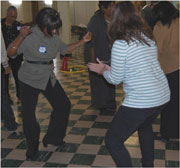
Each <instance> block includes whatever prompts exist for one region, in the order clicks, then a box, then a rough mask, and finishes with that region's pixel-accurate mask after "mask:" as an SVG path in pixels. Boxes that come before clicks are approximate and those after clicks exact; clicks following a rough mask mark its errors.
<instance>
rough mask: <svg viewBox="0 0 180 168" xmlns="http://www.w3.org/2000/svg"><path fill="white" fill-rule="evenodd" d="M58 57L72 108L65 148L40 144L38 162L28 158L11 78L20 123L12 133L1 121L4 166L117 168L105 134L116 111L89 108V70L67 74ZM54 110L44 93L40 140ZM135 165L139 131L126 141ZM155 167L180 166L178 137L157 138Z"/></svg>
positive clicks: (77, 60) (79, 55)
mask: <svg viewBox="0 0 180 168" xmlns="http://www.w3.org/2000/svg"><path fill="white" fill-rule="evenodd" d="M61 62H62V60H60V59H59V58H58V59H57V60H55V72H56V76H57V78H58V80H59V81H60V83H61V84H62V86H63V88H64V90H65V91H66V93H67V95H68V96H69V98H70V100H71V103H72V108H71V113H70V117H69V123H68V128H67V133H66V137H65V141H66V144H65V145H64V146H62V147H55V146H50V145H49V146H48V147H47V148H44V147H43V145H42V143H40V146H39V154H38V157H37V159H36V161H26V158H25V151H26V142H25V137H24V134H23V131H22V119H21V114H20V112H21V105H20V104H18V103H17V99H16V96H15V87H14V81H13V79H12V78H11V80H10V94H11V97H12V99H13V101H14V105H13V106H12V107H13V109H14V113H15V116H16V121H17V122H18V124H19V127H18V130H17V131H16V132H9V131H7V130H6V129H5V128H4V127H3V122H1V166H2V167H114V166H115V163H114V161H113V160H112V158H111V156H110V155H109V152H108V151H107V149H106V147H105V144H104V136H105V133H106V131H107V128H108V127H109V125H110V123H111V120H112V118H113V114H100V112H99V111H98V110H94V109H92V108H91V107H90V87H89V79H88V73H87V72H83V73H76V74H65V73H62V72H60V71H59V69H60V67H61ZM68 64H69V65H77V64H80V65H83V64H84V60H83V48H78V49H77V50H76V51H75V52H74V53H73V56H72V57H71V58H68ZM116 92H117V97H116V100H117V103H118V105H120V104H121V102H122V100H123V96H124V93H123V91H122V86H118V87H117V91H116ZM51 111H52V109H51V106H50V105H49V103H48V102H47V100H46V99H45V97H44V96H43V95H40V96H39V101H38V106H37V108H36V115H37V118H38V121H39V123H40V126H41V135H40V141H42V137H43V135H44V134H45V132H46V130H47V126H48V123H49V117H50V113H51ZM159 121H160V120H159V117H158V118H157V119H156V120H155V122H154V124H153V129H154V132H158V131H159ZM125 144H126V147H127V148H128V150H129V152H130V155H131V158H132V163H133V166H134V167H140V166H141V165H140V158H141V153H140V148H139V142H138V137H137V133H135V134H133V135H132V136H131V137H130V138H129V139H128V140H127V141H126V142H125ZM155 167H179V140H171V141H170V142H169V143H167V144H165V143H163V142H161V141H159V140H155Z"/></svg>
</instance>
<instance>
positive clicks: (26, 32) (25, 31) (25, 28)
mask: <svg viewBox="0 0 180 168" xmlns="http://www.w3.org/2000/svg"><path fill="white" fill-rule="evenodd" d="M30 33H31V29H30V26H23V27H21V30H20V36H21V37H22V38H25V37H26V36H27V35H29V34H30Z"/></svg>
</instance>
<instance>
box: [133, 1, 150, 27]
mask: <svg viewBox="0 0 180 168" xmlns="http://www.w3.org/2000/svg"><path fill="white" fill-rule="evenodd" d="M135 6H136V8H137V11H138V12H139V13H140V15H141V16H142V18H143V19H144V21H145V22H146V23H147V24H148V25H149V26H150V27H151V28H152V18H151V12H152V9H151V7H150V6H148V5H147V3H146V1H135Z"/></svg>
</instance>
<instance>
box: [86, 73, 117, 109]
mask: <svg viewBox="0 0 180 168" xmlns="http://www.w3.org/2000/svg"><path fill="white" fill-rule="evenodd" d="M89 80H90V87H91V105H92V107H94V108H97V109H103V108H105V109H115V108H116V100H115V96H116V93H115V86H114V85H111V84H109V83H108V82H107V81H106V80H105V79H104V77H103V76H101V75H98V74H96V73H94V72H91V71H89Z"/></svg>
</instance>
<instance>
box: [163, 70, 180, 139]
mask: <svg viewBox="0 0 180 168" xmlns="http://www.w3.org/2000/svg"><path fill="white" fill-rule="evenodd" d="M166 77H167V79H168V83H169V88H170V91H171V100H170V101H169V102H168V104H167V106H166V107H165V108H164V109H163V111H162V113H161V124H160V134H161V136H162V137H164V138H179V70H177V71H175V72H172V73H170V74H167V75H166Z"/></svg>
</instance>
